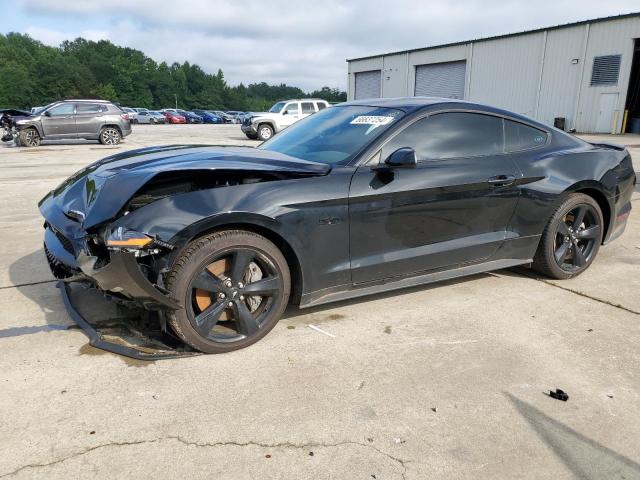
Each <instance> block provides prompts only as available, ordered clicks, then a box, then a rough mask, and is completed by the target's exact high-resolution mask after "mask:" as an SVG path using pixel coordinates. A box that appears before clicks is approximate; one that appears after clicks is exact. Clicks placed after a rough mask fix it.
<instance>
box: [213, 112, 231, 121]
mask: <svg viewBox="0 0 640 480" xmlns="http://www.w3.org/2000/svg"><path fill="white" fill-rule="evenodd" d="M212 113H213V114H214V115H216V116H218V117H220V118H221V119H222V121H223V123H233V117H232V116H231V115H229V114H228V113H225V112H223V111H222V110H213V111H212Z"/></svg>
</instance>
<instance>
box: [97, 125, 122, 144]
mask: <svg viewBox="0 0 640 480" xmlns="http://www.w3.org/2000/svg"><path fill="white" fill-rule="evenodd" d="M98 139H99V140H100V143H101V144H103V145H118V144H119V143H120V140H122V135H121V134H120V130H118V129H117V128H116V127H103V128H102V130H100V136H99V137H98Z"/></svg>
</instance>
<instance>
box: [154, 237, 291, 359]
mask: <svg viewBox="0 0 640 480" xmlns="http://www.w3.org/2000/svg"><path fill="white" fill-rule="evenodd" d="M166 287H167V288H168V289H169V291H170V292H171V293H172V295H173V297H174V298H176V299H177V300H179V301H180V302H181V303H182V304H183V305H184V308H183V309H181V310H176V311H172V312H169V313H168V314H167V320H168V322H169V325H170V326H171V328H172V329H173V330H174V331H175V332H176V334H177V335H178V337H180V338H181V339H182V340H183V341H184V342H185V343H187V344H189V345H191V346H192V347H194V348H196V349H197V350H200V351H203V352H205V353H224V352H230V351H233V350H238V349H240V348H244V347H247V346H249V345H251V344H253V343H255V342H257V341H258V340H260V339H261V338H262V337H264V336H265V335H266V334H267V333H269V331H270V330H271V329H272V328H273V327H274V326H275V325H276V323H278V320H280V316H281V315H282V312H284V309H285V308H286V306H287V303H288V301H289V293H290V289H291V279H290V274H289V268H288V265H287V262H286V260H285V258H284V256H283V255H282V253H281V252H280V250H279V249H278V248H277V247H276V246H275V245H274V244H273V243H271V242H270V241H269V240H267V239H266V238H264V237H262V236H261V235H257V234H255V233H253V232H248V231H244V230H228V231H222V232H217V233H214V234H211V235H207V236H204V237H201V238H199V239H197V240H194V241H193V242H192V243H191V244H190V245H188V246H187V248H186V250H185V252H184V253H183V254H182V255H181V256H180V257H179V258H178V259H177V260H176V262H175V264H174V266H173V268H172V270H171V271H170V272H169V274H168V275H167V281H166Z"/></svg>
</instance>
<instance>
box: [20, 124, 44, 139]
mask: <svg viewBox="0 0 640 480" xmlns="http://www.w3.org/2000/svg"><path fill="white" fill-rule="evenodd" d="M27 128H35V129H36V130H37V131H38V135H40V138H44V130H42V124H41V123H40V122H33V121H31V122H26V123H22V124H17V123H16V130H18V131H20V130H25V129H27Z"/></svg>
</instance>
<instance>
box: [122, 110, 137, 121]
mask: <svg viewBox="0 0 640 480" xmlns="http://www.w3.org/2000/svg"><path fill="white" fill-rule="evenodd" d="M120 108H122V111H123V112H125V113H126V114H127V115H129V121H130V122H131V123H138V112H136V111H135V110H134V109H133V108H130V107H120Z"/></svg>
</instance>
